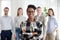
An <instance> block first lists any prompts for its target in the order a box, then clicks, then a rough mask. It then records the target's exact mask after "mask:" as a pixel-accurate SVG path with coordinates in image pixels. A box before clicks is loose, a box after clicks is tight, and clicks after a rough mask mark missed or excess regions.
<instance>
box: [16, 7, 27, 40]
mask: <svg viewBox="0 0 60 40" xmlns="http://www.w3.org/2000/svg"><path fill="white" fill-rule="evenodd" d="M25 20H26V18H25V17H24V16H23V9H22V8H18V10H17V16H16V17H15V29H16V40H20V32H21V31H20V24H21V22H23V21H25Z"/></svg>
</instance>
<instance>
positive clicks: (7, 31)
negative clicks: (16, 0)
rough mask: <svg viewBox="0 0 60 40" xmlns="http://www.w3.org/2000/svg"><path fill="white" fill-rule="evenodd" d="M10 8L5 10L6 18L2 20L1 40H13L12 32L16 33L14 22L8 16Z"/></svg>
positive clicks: (0, 23)
mask: <svg viewBox="0 0 60 40" xmlns="http://www.w3.org/2000/svg"><path fill="white" fill-rule="evenodd" d="M8 12H9V8H8V7H5V8H4V16H2V17H1V18H0V25H1V40H11V38H12V32H13V33H14V26H13V20H12V18H11V17H10V16H8Z"/></svg>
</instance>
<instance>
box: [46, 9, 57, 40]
mask: <svg viewBox="0 0 60 40" xmlns="http://www.w3.org/2000/svg"><path fill="white" fill-rule="evenodd" d="M48 15H49V19H48V27H47V36H46V40H55V35H54V33H55V32H56V31H57V27H58V24H57V22H56V19H55V18H54V11H53V9H52V8H49V9H48Z"/></svg>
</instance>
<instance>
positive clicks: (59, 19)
mask: <svg viewBox="0 0 60 40" xmlns="http://www.w3.org/2000/svg"><path fill="white" fill-rule="evenodd" d="M57 11H58V12H57V15H58V17H57V19H58V26H59V28H58V29H59V40H60V0H57Z"/></svg>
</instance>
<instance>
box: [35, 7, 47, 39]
mask: <svg viewBox="0 0 60 40" xmlns="http://www.w3.org/2000/svg"><path fill="white" fill-rule="evenodd" d="M36 11H37V15H36V16H35V20H36V21H39V22H42V26H43V29H42V30H43V32H42V33H43V34H41V36H40V38H43V40H45V36H46V26H45V17H44V16H43V13H42V9H41V7H37V9H36Z"/></svg>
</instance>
